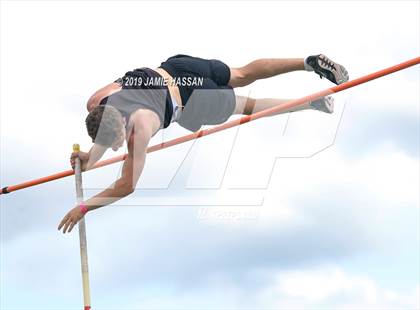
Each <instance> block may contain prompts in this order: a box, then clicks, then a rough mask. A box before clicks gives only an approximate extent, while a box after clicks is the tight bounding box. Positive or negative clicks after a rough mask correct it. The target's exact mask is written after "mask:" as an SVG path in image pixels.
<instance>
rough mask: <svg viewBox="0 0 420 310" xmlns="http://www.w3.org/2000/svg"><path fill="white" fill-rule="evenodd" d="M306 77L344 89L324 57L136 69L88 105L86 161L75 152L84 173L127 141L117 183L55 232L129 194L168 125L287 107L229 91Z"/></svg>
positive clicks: (322, 103)
mask: <svg viewBox="0 0 420 310" xmlns="http://www.w3.org/2000/svg"><path fill="white" fill-rule="evenodd" d="M297 70H306V71H314V72H315V73H317V74H318V75H319V76H320V77H321V78H322V77H325V78H327V79H328V80H330V81H331V82H333V83H335V84H341V83H343V82H346V81H348V79H349V77H348V73H347V71H346V69H345V68H344V67H343V66H342V65H340V64H337V63H335V62H334V61H332V60H331V59H329V58H328V57H326V56H325V55H322V54H321V55H315V56H308V57H307V58H305V59H303V58H292V59H258V60H255V61H253V62H251V63H249V64H247V65H246V66H244V67H240V68H230V67H228V66H227V65H226V64H225V63H223V62H221V61H219V60H215V59H211V60H207V59H202V58H197V57H191V56H187V55H176V56H173V57H170V58H169V59H167V60H166V61H165V62H163V63H162V64H161V65H160V67H159V68H156V69H154V70H152V69H150V68H141V69H136V70H133V71H129V72H127V73H126V74H125V75H124V76H123V77H122V78H119V79H117V80H116V81H115V82H113V83H111V84H109V85H107V86H105V87H103V88H101V89H100V90H98V91H97V92H96V93H94V94H93V95H92V97H91V98H90V99H89V101H88V103H87V110H88V111H89V115H88V116H87V118H86V127H87V131H88V134H89V136H90V137H91V138H92V142H93V143H94V144H93V146H92V148H91V149H90V151H89V152H88V153H85V152H74V153H72V155H71V158H70V161H71V165H72V167H73V168H74V165H75V158H77V157H78V158H79V159H80V161H81V163H82V170H88V169H89V168H91V167H92V166H93V165H94V164H95V163H96V162H97V161H98V160H99V159H100V158H101V157H102V155H103V154H104V153H105V151H106V150H107V149H108V148H112V149H113V150H114V151H117V150H118V149H119V148H120V147H121V146H122V145H123V143H124V141H127V148H128V155H127V157H126V159H125V160H124V164H123V168H122V173H121V177H120V178H119V179H118V180H117V181H116V182H114V183H113V184H112V185H111V186H110V187H109V188H107V189H105V190H104V191H102V192H100V193H99V194H97V195H95V196H93V197H92V198H90V199H88V200H86V201H84V202H83V203H81V204H79V205H78V206H76V207H75V208H73V209H72V210H70V211H69V212H68V213H67V214H66V216H65V217H64V218H63V220H62V221H61V223H60V224H59V226H58V230H60V229H61V228H63V233H66V232H70V231H71V230H72V229H73V227H74V225H75V224H76V223H77V222H78V221H79V220H80V219H81V218H82V217H83V216H84V215H85V214H86V212H88V211H91V210H94V209H97V208H100V207H103V206H106V205H109V204H111V203H113V202H115V201H117V200H119V199H121V198H123V197H125V196H128V195H129V194H131V193H132V192H133V191H134V188H135V187H136V184H137V181H138V179H139V177H140V175H141V173H142V170H143V167H144V163H145V159H146V150H147V146H148V143H149V141H150V139H151V137H152V136H153V135H154V134H156V132H158V131H159V130H160V129H161V128H167V127H168V126H169V125H170V124H171V123H172V122H177V123H178V124H179V125H181V126H182V127H184V128H186V129H188V130H191V131H197V130H199V129H200V127H201V126H203V125H216V124H221V123H223V122H225V121H226V120H227V119H228V118H229V117H230V116H231V115H233V114H244V115H250V114H252V113H255V112H259V111H262V110H265V109H268V108H271V107H274V106H278V105H280V104H282V103H284V102H286V101H289V100H285V99H254V98H249V97H243V96H235V93H234V91H233V88H236V87H243V86H246V85H248V84H251V83H253V82H254V81H256V80H259V79H265V78H269V77H273V76H276V75H279V74H283V73H287V72H291V71H297ZM333 108H334V106H333V98H332V97H330V96H328V97H325V98H321V99H318V100H316V101H313V102H308V103H306V104H304V105H302V106H299V107H298V108H294V109H291V110H288V111H283V112H281V113H285V112H293V111H298V110H304V109H314V110H319V111H322V112H326V113H332V112H333Z"/></svg>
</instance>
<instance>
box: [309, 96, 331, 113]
mask: <svg viewBox="0 0 420 310" xmlns="http://www.w3.org/2000/svg"><path fill="white" fill-rule="evenodd" d="M309 106H310V107H311V108H312V109H314V110H318V111H321V112H325V113H329V114H332V113H333V112H334V98H333V97H331V96H327V97H323V98H319V99H317V100H314V101H311V103H310V104H309Z"/></svg>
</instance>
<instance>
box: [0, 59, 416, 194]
mask: <svg viewBox="0 0 420 310" xmlns="http://www.w3.org/2000/svg"><path fill="white" fill-rule="evenodd" d="M419 63H420V57H416V58H413V59H410V60H407V61H404V62H402V63H399V64H397V65H394V66H391V67H389V68H385V69H382V70H379V71H377V72H373V73H371V74H368V75H365V76H362V77H360V78H357V79H354V80H351V81H347V82H344V83H342V84H339V85H337V86H334V87H331V88H328V89H325V90H323V91H319V92H317V93H313V94H311V95H308V96H305V97H302V98H299V99H295V100H290V101H288V102H286V103H283V104H281V105H279V106H275V107H272V108H269V109H266V110H263V111H259V112H256V113H252V114H250V115H246V116H243V117H241V118H238V119H235V120H232V121H228V122H226V123H224V124H222V125H218V126H214V127H212V128H209V129H204V130H198V131H196V132H194V133H191V134H187V135H185V136H182V137H179V138H176V139H172V140H169V141H166V142H163V143H160V144H156V145H153V146H150V147H148V148H147V153H152V152H155V151H158V150H162V149H165V148H168V147H171V146H174V145H177V144H181V143H184V142H187V141H191V140H193V139H197V138H201V137H204V136H207V135H210V134H213V133H216V132H219V131H222V130H225V129H228V128H232V127H235V126H239V125H241V124H245V123H248V122H250V121H254V120H256V119H259V118H262V117H265V116H270V115H273V114H276V113H279V112H282V111H286V110H290V109H291V108H296V107H299V106H300V105H303V104H305V103H307V102H311V101H315V100H317V99H319V98H322V97H325V96H328V95H331V94H333V93H338V92H341V91H343V90H346V89H349V88H352V87H355V86H358V85H360V84H363V83H366V82H369V81H372V80H375V79H378V78H381V77H383V76H386V75H388V74H392V73H395V72H397V71H400V70H404V69H407V68H409V67H412V66H415V65H417V64H419ZM126 156H127V154H125V155H120V156H116V157H113V158H110V159H107V160H103V161H100V162H98V163H97V164H95V165H94V166H93V167H92V168H90V169H89V170H92V169H96V168H100V167H103V166H107V165H110V164H113V163H117V162H120V161H123V160H125V158H126ZM73 174H74V170H66V171H62V172H59V173H56V174H52V175H49V176H45V177H42V178H38V179H34V180H30V181H27V182H23V183H20V184H16V185H10V186H5V187H3V188H2V190H1V193H0V194H7V193H11V192H14V191H17V190H21V189H24V188H27V187H31V186H35V185H38V184H42V183H45V182H49V181H53V180H57V179H61V178H64V177H67V176H70V175H73Z"/></svg>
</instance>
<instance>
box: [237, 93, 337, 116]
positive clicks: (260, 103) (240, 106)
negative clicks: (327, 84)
mask: <svg viewBox="0 0 420 310" xmlns="http://www.w3.org/2000/svg"><path fill="white" fill-rule="evenodd" d="M235 100H236V107H235V110H234V111H233V114H245V115H250V114H252V113H256V112H260V111H263V110H266V109H269V108H272V107H275V106H279V105H281V104H284V103H286V102H288V101H290V99H274V98H264V99H255V98H250V97H244V96H235ZM309 109H310V110H318V111H322V112H326V113H333V111H334V99H333V98H332V97H330V96H328V97H324V98H320V99H318V100H315V101H313V102H307V103H305V104H302V105H300V106H299V107H294V108H290V109H287V110H284V111H281V112H277V113H275V114H273V115H277V114H282V113H288V112H296V111H302V110H309Z"/></svg>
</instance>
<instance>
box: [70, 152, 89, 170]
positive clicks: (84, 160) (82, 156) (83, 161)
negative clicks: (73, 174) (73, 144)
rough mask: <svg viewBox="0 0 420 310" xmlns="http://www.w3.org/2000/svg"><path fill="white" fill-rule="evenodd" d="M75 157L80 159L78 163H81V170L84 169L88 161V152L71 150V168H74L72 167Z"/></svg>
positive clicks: (74, 164)
mask: <svg viewBox="0 0 420 310" xmlns="http://www.w3.org/2000/svg"><path fill="white" fill-rule="evenodd" d="M76 158H79V159H80V163H81V165H82V171H85V170H86V166H87V163H88V161H89V153H85V152H73V153H71V156H70V164H71V167H72V168H73V170H74V167H75V166H76Z"/></svg>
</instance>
